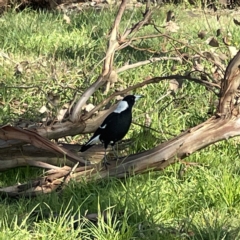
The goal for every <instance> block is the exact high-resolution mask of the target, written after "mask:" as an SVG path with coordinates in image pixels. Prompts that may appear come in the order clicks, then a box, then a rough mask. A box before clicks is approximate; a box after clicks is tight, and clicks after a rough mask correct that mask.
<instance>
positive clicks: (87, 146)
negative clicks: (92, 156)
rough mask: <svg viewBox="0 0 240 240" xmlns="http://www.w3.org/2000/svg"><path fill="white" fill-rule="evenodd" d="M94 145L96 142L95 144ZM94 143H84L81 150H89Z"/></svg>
mask: <svg viewBox="0 0 240 240" xmlns="http://www.w3.org/2000/svg"><path fill="white" fill-rule="evenodd" d="M93 145H94V144H93ZM93 145H91V144H88V145H86V144H85V145H83V146H82V148H81V149H80V152H85V151H86V150H88V149H89V148H90V147H92V146H93Z"/></svg>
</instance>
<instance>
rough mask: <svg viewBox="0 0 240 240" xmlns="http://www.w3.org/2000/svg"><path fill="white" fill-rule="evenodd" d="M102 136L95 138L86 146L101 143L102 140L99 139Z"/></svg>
mask: <svg viewBox="0 0 240 240" xmlns="http://www.w3.org/2000/svg"><path fill="white" fill-rule="evenodd" d="M99 137H100V135H97V136H96V137H95V138H93V139H92V140H91V141H90V142H88V143H87V144H86V145H94V144H97V143H101V141H100V139H99Z"/></svg>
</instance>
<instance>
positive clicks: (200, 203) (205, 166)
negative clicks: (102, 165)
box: [0, 5, 240, 240]
mask: <svg viewBox="0 0 240 240" xmlns="http://www.w3.org/2000/svg"><path fill="white" fill-rule="evenodd" d="M140 10H141V9H134V10H133V9H129V10H128V11H127V12H125V15H124V17H123V21H122V23H121V24H122V25H121V27H122V28H125V27H126V26H127V24H128V23H129V19H130V18H131V19H133V20H134V19H136V20H137V19H138V17H139V16H140V15H141V11H140ZM168 10H174V13H175V19H176V23H177V25H178V27H179V30H178V31H176V32H175V33H172V37H173V38H174V39H176V40H177V41H167V42H166V41H165V40H164V38H155V39H150V40H146V41H144V40H143V41H139V42H137V43H136V44H135V48H133V47H127V48H125V49H124V50H123V51H121V52H118V53H117V54H116V59H115V64H114V65H115V66H116V68H117V67H118V66H122V65H124V64H125V63H134V62H138V61H142V60H145V59H149V58H150V57H154V56H173V55H174V51H175V50H176V48H179V49H180V48H181V47H182V46H183V44H182V43H183V42H185V43H188V45H189V46H191V47H192V48H194V49H197V50H198V51H204V50H209V51H215V52H216V53H224V54H226V55H227V56H229V52H228V49H227V48H226V46H225V45H224V44H223V43H222V35H221V36H219V37H218V42H219V47H216V48H214V49H213V48H212V47H211V46H209V45H208V44H207V43H206V42H205V40H206V38H208V37H211V36H213V35H214V36H215V35H216V31H217V29H219V27H221V29H222V32H223V34H225V36H229V38H230V40H229V41H231V44H232V45H233V46H236V47H237V46H238V44H239V39H238V31H239V29H238V26H236V25H234V24H233V17H234V16H233V15H230V14H226V15H225V14H224V13H223V14H222V16H221V21H220V22H219V21H217V20H216V15H214V14H206V13H205V12H202V11H200V10H199V11H197V12H196V11H195V12H194V14H195V16H193V15H192V13H193V12H192V10H190V9H189V10H183V9H182V8H181V7H180V6H179V7H177V8H176V6H171V5H169V6H166V7H164V8H160V9H157V10H156V11H155V13H154V15H153V19H154V21H155V23H156V25H158V26H160V27H161V26H163V25H164V23H165V19H166V12H167V11H168ZM115 14H116V9H114V8H113V9H108V10H88V11H83V12H81V13H72V14H71V15H70V16H69V18H70V22H68V21H66V18H65V19H64V16H63V14H61V13H59V12H44V11H42V12H34V11H32V10H29V9H25V10H24V11H22V12H19V13H16V12H14V11H9V12H6V13H5V14H4V15H3V16H1V18H0V22H1V24H0V46H1V52H0V84H1V88H0V105H1V108H0V121H1V124H6V123H12V124H15V123H27V124H32V123H33V122H41V121H42V120H43V119H46V118H47V117H51V116H56V114H57V113H58V112H59V110H60V109H62V108H64V105H65V104H66V106H68V104H70V103H71V101H72V100H73V99H74V98H75V97H76V98H77V97H79V96H81V94H82V93H83V91H84V89H85V88H86V87H88V86H89V84H90V83H92V82H94V81H95V80H96V77H97V76H98V74H99V71H101V61H102V59H103V58H104V56H105V49H106V44H107V40H108V39H107V36H108V32H109V29H110V27H111V26H112V21H113V19H114V16H115ZM201 30H204V31H206V36H205V39H204V40H202V39H200V38H198V33H199V31H201ZM152 33H153V28H151V27H150V26H149V27H146V28H145V29H144V32H140V33H138V34H143V35H146V34H152ZM178 41H180V42H178ZM136 48H138V49H140V48H141V49H142V48H144V49H148V50H151V51H140V50H137V49H136ZM180 50H181V52H182V53H183V52H186V53H188V54H190V55H191V54H194V52H193V51H192V50H191V49H190V48H187V47H183V48H181V49H180ZM229 59H230V57H229V58H228V59H226V63H227V62H228V60H229ZM201 64H202V65H203V66H204V67H205V69H208V70H209V73H210V74H211V67H210V65H209V63H208V61H207V60H206V61H205V62H203V63H201ZM191 69H192V63H191V62H190V63H189V64H184V65H182V64H180V63H179V62H174V61H170V60H169V61H161V62H156V63H152V64H150V65H146V66H142V67H139V68H137V69H132V70H129V71H126V72H123V73H122V74H121V75H120V78H121V79H123V80H124V82H118V83H117V89H123V88H126V87H127V86H129V85H132V84H134V83H136V82H139V81H142V80H143V79H146V78H147V77H149V76H151V77H152V76H164V75H172V74H175V73H176V74H182V75H184V74H185V73H186V72H188V71H190V70H191ZM168 88H169V83H168V82H161V83H159V84H157V85H148V86H146V87H144V88H142V89H138V90H137V91H136V92H137V93H138V94H143V95H144V96H145V98H144V99H142V100H141V102H139V103H138V104H136V107H135V108H134V112H133V115H134V122H136V123H139V124H141V125H144V124H145V122H146V118H148V117H149V118H150V120H151V125H150V127H151V129H154V130H151V129H149V128H144V127H141V126H139V125H134V124H133V125H132V127H131V130H130V132H129V133H128V135H127V138H131V139H133V140H134V143H133V145H132V147H131V149H130V150H129V154H130V153H135V152H140V151H143V150H146V149H150V148H152V147H154V146H156V144H158V143H161V142H164V141H166V140H167V139H171V138H172V137H173V136H176V135H178V134H180V133H181V132H182V131H183V130H186V129H188V128H190V127H193V126H195V125H197V124H199V123H201V122H203V121H204V120H206V119H207V118H209V117H210V116H211V115H212V114H213V112H214V109H215V106H216V102H215V100H216V99H217V97H216V96H215V94H214V93H213V92H210V91H207V90H206V88H205V87H203V86H201V85H197V84H194V83H192V82H184V83H183V87H182V88H181V89H179V91H177V93H176V96H175V97H173V96H171V95H168V96H167V97H165V98H163V99H162V100H160V101H158V99H159V98H161V96H163V95H164V94H165V93H166V92H167V91H168ZM103 90H104V89H101V90H100V91H98V92H97V93H96V94H95V95H94V97H92V98H91V99H90V101H91V103H92V104H96V103H98V102H100V101H101V100H103V99H104V98H105V96H104V95H103V94H102V92H103ZM111 91H113V90H111ZM45 107H46V108H45ZM43 109H45V110H43ZM146 114H148V116H147V115H146ZM86 138H88V136H74V137H67V138H66V139H64V141H67V142H69V143H79V144H80V143H83V142H84V141H85V140H86ZM238 159H239V150H238V139H237V138H234V139H232V140H228V141H224V142H220V143H217V144H214V145H211V146H209V147H208V148H207V149H204V150H202V151H200V152H196V153H194V154H192V155H191V156H190V157H188V158H187V161H189V162H197V163H199V164H201V165H199V166H197V167H192V168H188V169H187V171H186V172H185V173H184V175H182V174H180V172H181V171H180V170H181V168H182V164H181V163H178V164H175V165H173V166H171V167H168V168H167V169H166V170H164V172H157V173H156V172H151V173H148V174H144V175H141V176H134V177H132V178H126V179H124V180H121V181H120V180H117V179H114V178H109V179H107V180H101V181H98V182H94V181H93V182H91V183H84V182H82V183H76V182H74V181H72V182H71V183H70V184H69V185H68V186H67V188H65V189H64V191H63V192H62V193H61V194H58V193H52V194H49V195H44V196H39V197H37V198H34V199H16V200H14V199H10V198H1V200H0V214H1V220H0V229H1V230H0V238H1V239H20V238H22V239H60V238H62V239H66V238H68V239H76V238H79V239H124V240H125V239H154V240H155V239H214V240H216V239H240V233H239V221H240V217H239V216H240V213H239V209H240V202H239V195H240V187H239V186H240V185H239V182H240V176H239V169H240V168H239V167H240V163H239V161H238ZM41 171H42V170H39V169H37V170H36V169H33V168H29V167H26V168H23V169H20V168H18V169H14V170H10V171H7V172H2V173H0V186H1V187H4V186H8V185H10V184H14V183H16V182H23V181H26V180H28V179H30V178H33V177H34V176H38V175H39V174H41V173H43V172H41ZM104 210H107V214H106V215H107V216H106V218H107V219H104V217H102V218H101V217H100V216H101V214H102V211H104ZM86 213H96V214H98V216H99V219H100V220H99V223H98V225H95V224H94V223H92V222H90V221H88V220H86V219H84V218H83V217H82V216H83V215H85V214H86ZM103 215H104V214H103Z"/></svg>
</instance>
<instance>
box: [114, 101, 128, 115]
mask: <svg viewBox="0 0 240 240" xmlns="http://www.w3.org/2000/svg"><path fill="white" fill-rule="evenodd" d="M128 107H129V106H128V103H127V101H121V102H120V103H119V104H118V106H117V108H116V109H115V110H114V111H113V112H115V113H121V112H123V111H125V110H126V109H127V108H128Z"/></svg>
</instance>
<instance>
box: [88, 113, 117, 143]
mask: <svg viewBox="0 0 240 240" xmlns="http://www.w3.org/2000/svg"><path fill="white" fill-rule="evenodd" d="M115 114H116V113H110V114H109V115H108V116H107V117H106V118H105V119H104V121H103V123H102V124H101V125H100V126H99V127H98V129H97V130H96V132H95V133H94V134H93V136H92V137H91V138H90V139H89V141H88V142H87V143H86V144H85V145H86V146H88V145H94V144H96V143H100V135H101V134H102V133H103V132H104V131H105V128H106V127H107V125H108V124H109V123H110V122H111V121H112V120H113V116H114V115H115Z"/></svg>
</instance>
